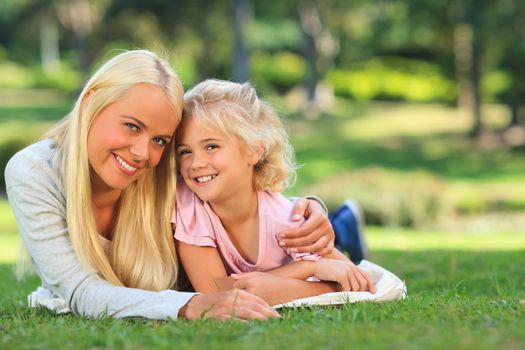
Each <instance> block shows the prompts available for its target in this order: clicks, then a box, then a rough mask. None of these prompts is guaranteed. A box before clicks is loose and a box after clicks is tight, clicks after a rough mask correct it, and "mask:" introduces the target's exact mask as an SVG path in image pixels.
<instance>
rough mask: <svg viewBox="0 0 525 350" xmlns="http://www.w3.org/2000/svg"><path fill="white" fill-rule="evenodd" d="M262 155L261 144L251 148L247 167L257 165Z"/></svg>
mask: <svg viewBox="0 0 525 350" xmlns="http://www.w3.org/2000/svg"><path fill="white" fill-rule="evenodd" d="M263 153H264V147H263V145H262V144H258V145H257V146H256V147H254V148H252V149H251V150H250V152H249V153H248V165H255V164H257V163H259V161H260V160H261V158H262V156H263Z"/></svg>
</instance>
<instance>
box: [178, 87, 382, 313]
mask: <svg viewBox="0 0 525 350" xmlns="http://www.w3.org/2000/svg"><path fill="white" fill-rule="evenodd" d="M176 139H177V145H176V149H177V157H178V160H179V163H178V166H179V175H180V177H179V183H178V186H177V209H176V211H175V212H174V215H173V219H172V222H173V224H174V227H175V238H176V239H177V244H178V251H179V254H180V255H179V256H180V259H181V261H182V264H183V266H184V270H185V271H186V273H187V274H188V277H189V279H190V281H191V283H192V285H193V287H194V288H195V290H196V291H198V292H201V293H210V292H217V291H220V290H227V289H231V288H238V289H245V290H247V291H249V292H251V293H253V294H256V295H258V296H259V297H261V298H263V299H265V300H266V301H267V302H268V303H270V304H277V303H283V302H287V301H290V300H293V299H297V298H301V297H306V296H310V295H316V294H321V293H325V292H333V291H339V290H345V291H366V290H369V291H371V292H372V293H374V292H375V288H374V284H373V282H372V279H371V278H370V276H369V275H368V274H367V273H366V272H364V271H362V270H361V269H359V268H358V267H357V266H356V265H355V264H354V263H352V262H351V261H350V260H349V259H348V258H347V257H346V256H345V255H344V254H342V253H341V252H339V251H337V250H336V249H334V250H333V252H332V253H330V254H328V255H325V256H323V257H320V256H319V255H316V254H309V253H297V252H296V251H294V250H293V249H292V250H290V249H288V250H286V249H285V248H283V247H281V246H280V245H279V239H278V237H277V234H278V233H279V232H281V231H284V230H286V229H290V228H292V227H297V226H299V225H300V224H301V222H297V221H292V219H291V217H290V213H291V209H292V206H293V203H291V202H290V201H289V200H288V199H287V198H285V197H284V196H283V195H282V194H281V193H280V191H282V190H283V189H284V188H285V187H286V186H287V185H289V184H290V183H291V181H292V180H293V178H294V176H295V168H296V166H295V163H294V159H293V149H292V146H291V145H290V143H289V141H288V137H287V134H286V132H285V131H284V129H283V127H282V124H281V121H280V119H279V117H278V116H277V115H276V114H275V112H274V111H273V110H272V108H271V107H270V106H269V105H268V104H266V103H265V102H263V101H261V100H260V99H259V98H258V97H257V94H256V92H255V89H254V88H253V87H251V86H250V85H249V84H242V85H241V84H236V83H232V82H228V81H220V80H207V81H204V82H202V83H200V84H198V85H197V86H195V87H194V88H193V89H192V90H190V91H188V92H187V93H186V95H185V107H184V114H183V117H182V121H181V124H180V126H179V128H178V131H177V138H176ZM311 277H312V278H311ZM307 279H308V280H309V281H307ZM312 280H315V281H312ZM319 281H325V282H319ZM334 282H335V283H334ZM312 283H315V286H316V289H315V290H312ZM306 284H310V285H308V288H306Z"/></svg>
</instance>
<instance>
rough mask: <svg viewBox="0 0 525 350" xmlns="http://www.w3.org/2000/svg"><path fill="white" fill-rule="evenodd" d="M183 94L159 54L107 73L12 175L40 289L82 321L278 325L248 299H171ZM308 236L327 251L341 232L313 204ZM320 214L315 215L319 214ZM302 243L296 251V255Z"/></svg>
mask: <svg viewBox="0 0 525 350" xmlns="http://www.w3.org/2000/svg"><path fill="white" fill-rule="evenodd" d="M182 107H183V91H182V86H181V83H180V81H179V79H178V77H177V75H176V74H175V73H174V72H173V70H172V69H171V68H170V67H169V65H168V64H166V62H165V61H163V60H161V59H159V58H158V57H157V56H156V55H155V54H154V53H152V52H149V51H145V50H134V51H128V52H124V53H121V54H119V55H117V56H116V57H114V58H113V59H111V60H109V61H108V62H107V63H106V64H104V65H103V66H102V67H101V68H100V69H99V70H98V71H97V72H96V73H95V74H94V75H93V77H92V78H91V79H90V80H89V81H88V82H87V83H86V85H85V87H84V88H83V90H82V92H81V93H80V96H79V97H78V99H77V101H76V103H75V105H74V107H73V110H72V111H71V113H70V114H69V115H68V116H66V117H65V118H64V120H63V121H62V122H60V123H59V124H58V125H57V126H56V127H55V128H54V129H53V130H52V131H51V132H50V133H49V134H48V135H47V136H46V138H45V139H43V140H42V141H39V142H37V143H35V144H33V145H30V146H29V147H27V148H26V149H24V150H22V151H20V152H19V153H17V154H16V155H15V156H14V157H13V158H12V159H11V160H10V161H9V163H8V165H7V167H6V170H5V178H6V185H7V186H6V188H7V193H8V198H9V202H10V204H11V206H12V208H13V211H14V213H15V217H16V220H17V224H18V227H19V231H20V235H21V237H22V241H23V243H24V245H25V247H26V248H27V250H28V252H29V256H30V258H31V261H32V263H33V266H34V268H35V270H36V272H37V273H38V275H39V276H40V278H41V280H42V285H43V287H44V288H45V289H46V290H49V291H50V293H51V294H52V295H53V296H56V297H57V298H60V299H62V300H64V301H65V304H66V305H67V307H68V308H69V309H70V310H71V311H73V312H74V313H76V314H79V315H85V316H92V317H98V316H100V315H108V316H110V317H132V316H138V317H145V318H150V319H169V318H171V319H175V318H177V317H184V318H187V319H195V318H199V317H201V316H205V317H212V318H219V319H226V318H230V317H235V318H241V319H266V318H269V317H278V314H277V313H276V312H275V311H274V310H273V309H271V308H270V307H269V305H268V304H267V303H266V302H264V301H263V300H262V299H260V298H259V297H256V296H255V295H253V294H250V293H248V292H245V291H239V290H233V291H228V292H220V293H209V294H196V293H185V292H179V291H175V290H172V288H174V287H176V286H175V282H176V280H177V276H178V270H177V256H176V251H175V245H174V241H173V233H172V228H171V225H170V213H171V210H172V206H173V203H174V200H175V198H174V196H175V182H176V180H175V152H174V142H173V135H174V133H175V129H176V127H177V125H178V123H179V121H180V116H181V113H182ZM305 208H306V209H307V210H306V213H307V214H310V218H309V219H308V220H307V221H308V222H310V224H309V225H305V226H308V227H307V228H303V229H302V230H296V231H295V232H293V231H292V232H289V234H290V235H291V236H292V237H300V236H303V237H302V238H298V239H299V240H303V239H304V236H305V237H306V238H307V239H308V241H309V242H313V246H312V245H310V246H307V247H300V248H298V249H309V250H312V248H314V249H313V250H314V251H321V253H322V252H323V251H327V250H328V251H329V250H331V246H332V244H333V242H332V238H333V231H332V230H331V228H330V225H329V223H328V220H327V218H326V217H324V215H323V212H322V209H320V207H319V206H318V205H316V204H313V202H312V203H310V201H304V200H303V201H301V203H300V206H299V207H298V208H295V210H297V212H298V214H299V216H301V215H302V214H303V213H305ZM309 211H310V212H309ZM298 239H292V240H291V242H290V241H287V242H288V243H289V244H290V246H294V245H296V246H297V245H304V244H300V243H301V242H299V244H297V240H298Z"/></svg>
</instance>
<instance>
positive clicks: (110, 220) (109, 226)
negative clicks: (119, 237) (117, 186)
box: [91, 190, 122, 240]
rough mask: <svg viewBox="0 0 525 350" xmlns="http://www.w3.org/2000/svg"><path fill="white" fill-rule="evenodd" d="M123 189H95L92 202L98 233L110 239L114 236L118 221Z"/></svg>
mask: <svg viewBox="0 0 525 350" xmlns="http://www.w3.org/2000/svg"><path fill="white" fill-rule="evenodd" d="M121 195H122V191H115V190H113V191H93V193H92V195H91V203H92V207H93V216H94V217H95V223H96V225H97V231H98V233H99V234H100V235H101V236H103V237H105V238H106V239H108V240H111V239H112V238H113V230H114V229H115V224H116V222H117V214H118V204H119V200H120V197H121Z"/></svg>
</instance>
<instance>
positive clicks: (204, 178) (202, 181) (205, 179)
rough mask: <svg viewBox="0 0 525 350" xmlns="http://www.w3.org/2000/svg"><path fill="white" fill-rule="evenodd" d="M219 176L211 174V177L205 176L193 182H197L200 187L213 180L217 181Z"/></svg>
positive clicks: (196, 178)
mask: <svg viewBox="0 0 525 350" xmlns="http://www.w3.org/2000/svg"><path fill="white" fill-rule="evenodd" d="M217 175H218V174H211V175H203V176H197V177H194V178H193V181H194V182H196V183H197V184H198V185H204V184H206V183H208V182H210V181H211V180H213V179H215V178H216V177H217Z"/></svg>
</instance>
